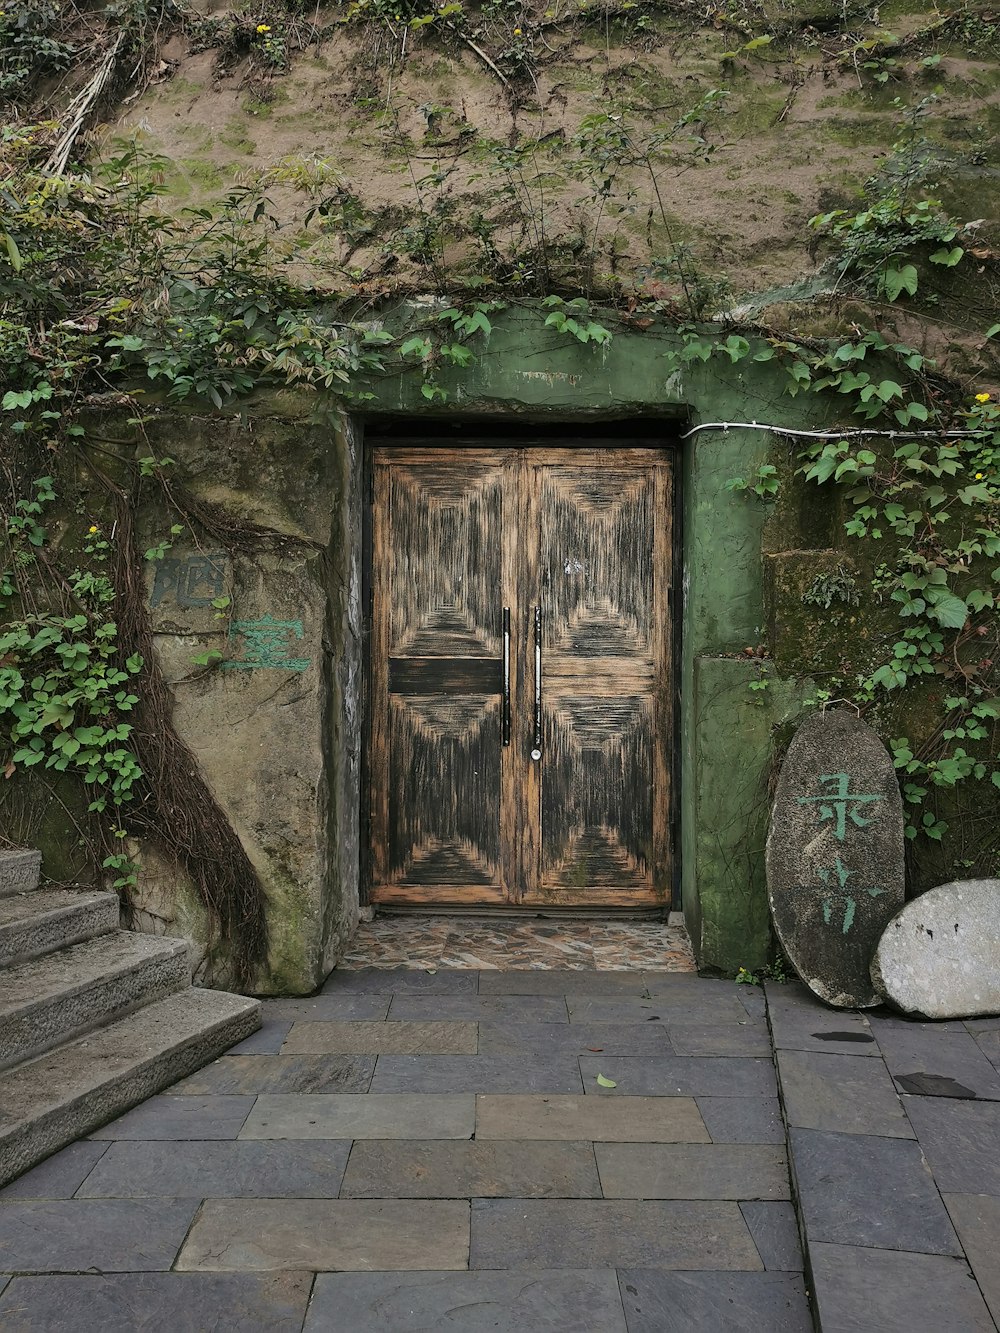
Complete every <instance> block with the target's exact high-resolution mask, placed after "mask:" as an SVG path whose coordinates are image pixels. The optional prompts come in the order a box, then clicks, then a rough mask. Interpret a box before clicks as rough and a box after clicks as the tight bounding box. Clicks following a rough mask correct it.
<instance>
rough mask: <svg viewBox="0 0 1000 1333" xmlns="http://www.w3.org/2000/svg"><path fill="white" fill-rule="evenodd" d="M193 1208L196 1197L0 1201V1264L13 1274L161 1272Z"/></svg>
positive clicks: (172, 1253)
mask: <svg viewBox="0 0 1000 1333" xmlns="http://www.w3.org/2000/svg"><path fill="white" fill-rule="evenodd" d="M197 1208H198V1202H197V1200H196V1199H180V1200H177V1199H173V1200H169V1201H167V1200H163V1199H157V1201H156V1202H155V1203H147V1202H145V1201H137V1200H132V1199H115V1200H113V1201H110V1200H104V1199H102V1200H100V1201H94V1200H90V1199H65V1200H56V1201H49V1200H45V1201H37V1200H25V1201H18V1202H14V1203H4V1204H0V1263H2V1264H3V1266H4V1267H5V1268H6V1269H8V1270H9V1271H10V1272H12V1273H79V1272H81V1271H85V1270H86V1269H88V1268H93V1269H96V1270H97V1271H98V1272H105V1273H129V1272H137V1273H140V1272H150V1271H154V1270H164V1271H165V1270H166V1269H168V1268H170V1266H171V1264H172V1263H173V1261H174V1256H175V1255H176V1254H177V1251H178V1250H179V1249H180V1246H181V1242H182V1241H183V1240H184V1236H185V1234H186V1233H187V1229H188V1227H189V1226H190V1225H191V1219H192V1218H193V1217H194V1215H195V1212H196V1210H197Z"/></svg>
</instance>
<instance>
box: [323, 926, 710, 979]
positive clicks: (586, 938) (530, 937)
mask: <svg viewBox="0 0 1000 1333" xmlns="http://www.w3.org/2000/svg"><path fill="white" fill-rule="evenodd" d="M339 967H340V968H341V969H343V968H359V967H413V968H460V969H463V970H465V969H471V970H488V971H507V970H510V969H514V968H534V969H549V968H573V969H577V970H580V971H593V970H597V971H609V970H615V969H618V968H653V969H656V970H659V971H664V972H694V971H695V963H694V955H693V953H692V951H691V941H690V940H689V939H688V935H687V931H686V930H685V929H684V926H683V924H682V918H681V916H680V914H679V913H672V914H671V917H670V920H669V922H667V921H590V920H576V921H572V920H566V921H564V920H558V919H546V920H540V921H526V920H523V919H518V920H511V921H498V920H496V919H495V918H493V919H491V920H489V921H477V920H475V919H474V918H471V917H462V916H447V917H417V916H377V917H376V918H375V920H374V921H371V922H363V923H362V924H361V926H360V927H359V928H358V933H357V934H356V935H355V937H354V939H353V940H352V941H351V947H350V949H349V950H348V952H347V953H346V954H345V955H344V957H343V958H342V959H341V960H340V964H339Z"/></svg>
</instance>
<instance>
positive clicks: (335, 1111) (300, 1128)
mask: <svg viewBox="0 0 1000 1333" xmlns="http://www.w3.org/2000/svg"><path fill="white" fill-rule="evenodd" d="M475 1120H476V1100H475V1097H474V1096H473V1095H472V1094H471V1093H390V1094H388V1095H385V1096H383V1095H381V1094H379V1093H372V1092H369V1093H367V1094H366V1095H365V1096H364V1097H356V1096H352V1095H351V1094H350V1093H345V1094H344V1095H343V1096H341V1095H340V1094H338V1093H318V1094H315V1095H310V1094H309V1093H288V1094H282V1093H276V1094H273V1095H266V1096H262V1097H258V1098H257V1101H256V1103H255V1105H254V1108H253V1111H252V1112H251V1114H250V1116H249V1117H248V1119H247V1122H246V1124H245V1125H244V1126H243V1129H242V1132H241V1133H240V1138H241V1139H416V1138H422V1139H468V1138H471V1137H472V1132H473V1129H474V1127H475ZM578 1137H579V1136H578Z"/></svg>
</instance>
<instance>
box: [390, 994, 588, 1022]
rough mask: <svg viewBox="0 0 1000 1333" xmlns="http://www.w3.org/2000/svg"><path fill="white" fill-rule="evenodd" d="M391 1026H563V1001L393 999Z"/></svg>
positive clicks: (520, 997)
mask: <svg viewBox="0 0 1000 1333" xmlns="http://www.w3.org/2000/svg"><path fill="white" fill-rule="evenodd" d="M389 1016H390V1018H391V1019H392V1020H393V1022H397V1021H399V1020H407V1021H409V1020H411V1019H423V1020H427V1019H432V1020H441V1019H457V1020H459V1021H465V1022H471V1023H497V1022H506V1021H511V1022H515V1023H516V1022H520V1023H565V1022H566V1021H567V1017H566V1001H565V1000H563V999H561V998H560V997H559V996H555V995H394V996H393V997H392V1008H391V1009H390V1010H389Z"/></svg>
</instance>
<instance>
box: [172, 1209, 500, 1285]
mask: <svg viewBox="0 0 1000 1333" xmlns="http://www.w3.org/2000/svg"><path fill="white" fill-rule="evenodd" d="M522 1206H524V1205H522ZM468 1257H469V1205H468V1203H467V1202H464V1201H456V1200H448V1201H441V1200H431V1201H429V1202H428V1201H426V1200H422V1199H421V1200H415V1199H394V1200H392V1201H391V1202H388V1203H386V1202H382V1201H376V1200H371V1199H239V1200H230V1199H225V1200H222V1199H209V1200H208V1201H207V1202H206V1203H205V1204H203V1205H202V1209H201V1212H200V1213H199V1214H198V1219H197V1221H196V1222H195V1224H194V1226H193V1227H192V1228H191V1232H190V1234H189V1235H188V1238H187V1240H186V1241H185V1242H184V1248H183V1249H182V1250H181V1253H180V1256H179V1258H178V1260H177V1269H178V1270H179V1271H183V1272H189V1271H191V1270H199V1271H214V1272H218V1271H225V1270H232V1269H237V1270H242V1271H244V1272H255V1271H256V1272H259V1271H261V1270H265V1269H277V1268H290V1269H313V1270H317V1269H318V1270H320V1271H331V1270H336V1271H338V1272H359V1271H368V1270H371V1269H376V1270H380V1269H387V1270H395V1271H405V1270H410V1269H452V1268H467V1267H468Z"/></svg>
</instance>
